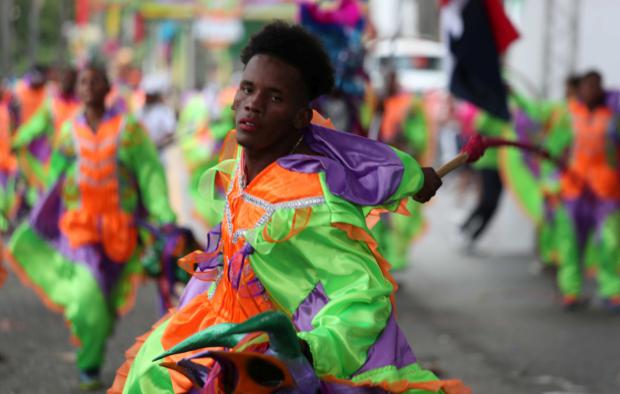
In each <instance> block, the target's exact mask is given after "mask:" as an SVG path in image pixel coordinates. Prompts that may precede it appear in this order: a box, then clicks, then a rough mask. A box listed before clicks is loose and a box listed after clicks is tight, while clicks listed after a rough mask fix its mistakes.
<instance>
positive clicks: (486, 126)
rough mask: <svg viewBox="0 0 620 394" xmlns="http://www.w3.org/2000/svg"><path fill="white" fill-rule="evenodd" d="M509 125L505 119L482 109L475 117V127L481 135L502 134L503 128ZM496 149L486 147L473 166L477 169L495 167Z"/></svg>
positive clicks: (496, 160)
mask: <svg viewBox="0 0 620 394" xmlns="http://www.w3.org/2000/svg"><path fill="white" fill-rule="evenodd" d="M508 127H509V125H508V123H507V122H506V121H505V120H502V119H499V118H496V117H494V116H492V115H490V114H488V113H486V112H484V111H480V112H479V113H478V115H477V116H476V119H475V129H476V131H477V132H478V133H479V134H480V135H483V136H488V137H500V136H502V134H504V130H505V129H506V128H508ZM497 164H498V150H497V148H493V149H487V150H486V151H485V152H484V155H482V157H481V158H480V159H479V160H478V161H477V162H476V163H474V165H473V167H474V168H477V169H483V168H490V169H497Z"/></svg>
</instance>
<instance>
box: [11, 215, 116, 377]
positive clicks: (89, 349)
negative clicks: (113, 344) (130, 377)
mask: <svg viewBox="0 0 620 394" xmlns="http://www.w3.org/2000/svg"><path fill="white" fill-rule="evenodd" d="M9 250H10V251H11V253H12V254H13V256H14V258H15V260H16V262H17V264H19V265H20V267H21V268H22V269H23V271H24V272H25V273H26V275H27V276H28V278H29V279H30V280H31V281H32V282H33V283H34V284H35V285H36V286H37V287H39V288H40V289H41V290H42V291H43V292H44V293H45V294H46V295H47V297H48V298H49V299H50V300H51V301H52V302H53V303H54V304H56V305H58V306H60V307H62V308H63V309H64V316H65V318H66V319H67V320H68V321H69V322H71V328H72V331H73V334H74V335H75V336H76V337H77V338H78V339H79V340H80V343H81V346H80V348H79V349H78V352H77V364H78V367H79V368H80V369H91V368H97V367H99V366H100V365H101V364H102V362H103V354H104V350H105V342H106V339H107V337H108V336H109V335H110V332H111V330H112V326H113V322H114V313H113V312H112V311H111V309H110V308H109V306H108V303H107V301H106V299H105V297H104V295H103V293H102V292H101V289H100V288H99V285H98V284H97V281H96V280H95V278H94V277H93V276H92V274H91V273H90V271H89V270H88V269H87V268H86V267H84V266H83V265H81V264H77V263H74V262H71V261H69V260H67V259H65V258H64V257H63V256H62V255H61V254H60V253H58V252H57V251H56V250H55V249H54V248H52V247H51V246H50V245H48V244H47V243H46V242H45V241H44V240H42V239H41V238H40V237H39V236H38V235H37V234H36V233H35V232H34V231H33V230H32V229H31V228H30V227H29V226H28V225H27V224H22V225H21V226H20V227H19V228H18V229H17V230H16V231H15V233H14V234H13V237H12V238H11V241H10V243H9Z"/></svg>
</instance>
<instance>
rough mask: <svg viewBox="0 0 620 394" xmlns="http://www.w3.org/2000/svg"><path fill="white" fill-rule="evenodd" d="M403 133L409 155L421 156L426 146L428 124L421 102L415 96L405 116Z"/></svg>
mask: <svg viewBox="0 0 620 394" xmlns="http://www.w3.org/2000/svg"><path fill="white" fill-rule="evenodd" d="M403 133H404V136H405V138H406V139H407V141H408V142H409V149H410V153H411V155H412V156H413V157H415V158H419V157H421V156H422V155H423V154H424V152H425V151H426V149H427V147H428V125H427V123H426V117H425V116H424V108H423V106H422V102H421V101H420V99H418V98H416V97H414V98H413V100H412V104H411V110H410V111H409V113H408V114H407V117H406V118H405V124H404V126H403Z"/></svg>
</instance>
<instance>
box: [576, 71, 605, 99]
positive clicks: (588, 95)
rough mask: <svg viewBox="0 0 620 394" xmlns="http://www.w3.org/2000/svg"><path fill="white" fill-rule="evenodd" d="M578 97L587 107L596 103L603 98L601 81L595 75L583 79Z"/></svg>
mask: <svg viewBox="0 0 620 394" xmlns="http://www.w3.org/2000/svg"><path fill="white" fill-rule="evenodd" d="M579 97H580V98H581V99H582V100H583V102H584V103H586V104H587V105H593V104H596V103H598V102H599V101H600V100H601V98H602V97H603V87H602V86H601V79H600V78H599V77H597V76H595V75H590V76H588V77H585V78H583V80H582V81H581V83H580V84H579Z"/></svg>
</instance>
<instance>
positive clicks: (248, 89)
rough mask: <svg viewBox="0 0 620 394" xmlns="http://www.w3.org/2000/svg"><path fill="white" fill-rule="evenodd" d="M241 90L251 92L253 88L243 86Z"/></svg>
mask: <svg viewBox="0 0 620 394" xmlns="http://www.w3.org/2000/svg"><path fill="white" fill-rule="evenodd" d="M241 91H242V92H243V93H245V94H250V93H252V89H250V88H248V87H243V88H241Z"/></svg>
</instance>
